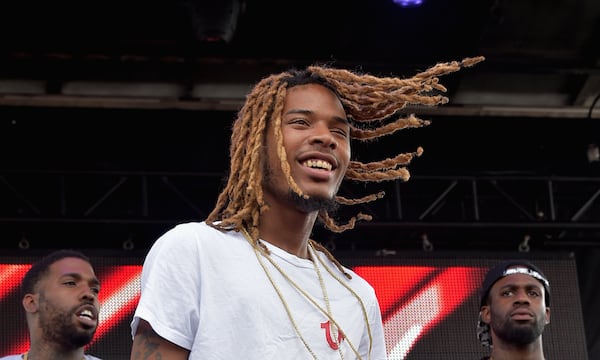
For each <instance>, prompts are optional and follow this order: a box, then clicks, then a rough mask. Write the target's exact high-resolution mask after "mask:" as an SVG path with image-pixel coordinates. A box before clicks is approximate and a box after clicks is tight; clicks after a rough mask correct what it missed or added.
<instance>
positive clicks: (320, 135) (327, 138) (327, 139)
mask: <svg viewBox="0 0 600 360" xmlns="http://www.w3.org/2000/svg"><path fill="white" fill-rule="evenodd" d="M310 142H311V144H320V145H322V146H324V147H329V148H331V149H336V148H337V147H338V142H337V140H336V138H335V136H334V135H333V134H332V133H331V130H330V129H329V127H328V126H327V125H326V124H321V123H318V124H315V126H314V129H313V133H312V135H311V138H310Z"/></svg>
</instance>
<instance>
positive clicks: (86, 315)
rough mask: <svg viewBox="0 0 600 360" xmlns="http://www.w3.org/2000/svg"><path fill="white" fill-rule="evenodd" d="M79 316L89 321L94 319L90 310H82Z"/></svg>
mask: <svg viewBox="0 0 600 360" xmlns="http://www.w3.org/2000/svg"><path fill="white" fill-rule="evenodd" d="M79 316H85V317H89V318H90V319H92V318H93V317H94V315H93V314H92V312H91V311H90V310H83V311H82V312H81V314H79Z"/></svg>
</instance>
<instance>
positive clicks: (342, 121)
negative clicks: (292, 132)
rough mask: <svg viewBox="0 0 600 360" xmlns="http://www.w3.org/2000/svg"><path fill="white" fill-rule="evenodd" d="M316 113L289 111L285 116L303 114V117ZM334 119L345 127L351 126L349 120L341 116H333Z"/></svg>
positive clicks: (305, 110)
mask: <svg viewBox="0 0 600 360" xmlns="http://www.w3.org/2000/svg"><path fill="white" fill-rule="evenodd" d="M314 113H315V112H314V111H313V110H307V109H291V110H289V111H287V112H286V113H285V114H284V115H289V114H303V115H312V114H314ZM333 119H334V120H336V121H337V122H339V123H342V124H344V125H348V126H350V121H348V118H346V117H341V116H333Z"/></svg>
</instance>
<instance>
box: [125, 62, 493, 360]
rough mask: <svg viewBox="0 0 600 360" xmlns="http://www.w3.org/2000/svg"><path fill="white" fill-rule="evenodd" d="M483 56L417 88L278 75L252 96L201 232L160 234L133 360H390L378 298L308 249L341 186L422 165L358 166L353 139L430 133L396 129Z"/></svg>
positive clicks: (138, 316) (359, 77)
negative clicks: (445, 80) (414, 107)
mask: <svg viewBox="0 0 600 360" xmlns="http://www.w3.org/2000/svg"><path fill="white" fill-rule="evenodd" d="M481 60H483V59H482V58H471V59H465V60H463V61H462V62H450V63H440V64H437V65H436V66H434V67H432V68H430V69H428V70H426V71H425V72H423V73H420V74H417V75H416V76H414V77H413V78H410V79H398V78H393V77H375V76H371V75H364V74H358V73H354V72H350V71H348V70H342V69H335V68H330V67H324V66H309V67H308V68H306V69H304V70H302V71H297V70H292V71H287V72H283V73H280V74H275V75H271V76H269V77H266V78H264V79H263V80H261V81H260V82H259V83H258V84H256V86H255V87H254V88H253V90H252V91H251V92H250V93H249V94H248V96H247V99H246V102H245V104H244V106H243V107H242V109H241V110H240V111H239V113H238V117H237V119H236V121H235V123H234V125H233V133H232V136H231V146H230V158H231V164H230V169H229V176H228V180H227V184H226V186H225V188H224V189H223V191H222V192H221V194H220V195H219V197H218V199H217V203H216V206H215V208H214V210H213V211H212V212H211V213H210V214H209V215H208V217H207V218H206V220H205V221H203V222H193V223H186V224H180V225H178V226H176V227H174V228H173V229H171V230H169V231H168V232H166V233H165V234H164V235H162V236H161V237H160V238H159V239H158V240H157V241H156V242H155V244H154V245H153V246H152V248H151V249H150V251H149V253H148V255H147V256H146V259H145V261H144V266H143V271H142V280H141V286H142V287H141V289H142V290H141V297H140V300H139V304H138V306H137V309H136V311H135V314H134V318H133V321H132V323H131V330H132V336H133V345H132V350H131V359H170V360H174V359H235V360H238V359H245V360H259V359H260V360H264V359H285V360H293V359H298V360H306V359H346V360H347V359H364V360H367V359H372V360H380V359H385V358H386V356H387V355H386V347H385V342H384V329H383V324H382V319H381V313H380V308H379V304H378V301H377V298H376V296H375V292H374V289H373V288H372V287H371V286H370V285H369V284H368V283H367V282H366V281H365V280H364V279H362V278H361V277H359V276H358V275H357V274H356V273H354V272H352V271H351V270H350V269H348V268H345V267H343V266H342V265H341V264H340V263H339V262H338V261H337V260H336V259H335V258H334V257H333V255H332V254H331V253H329V252H328V251H327V250H326V249H325V247H323V246H322V245H320V244H319V242H317V241H315V240H313V239H311V238H310V235H311V233H312V230H313V226H314V225H315V222H316V221H317V219H318V220H319V221H321V222H322V223H323V224H324V226H325V227H326V228H328V229H330V230H331V231H334V232H342V231H344V230H347V229H351V228H353V227H354V225H355V222H356V221H358V220H370V217H369V216H367V215H363V214H360V213H359V214H357V215H356V216H355V217H353V218H351V219H350V220H348V221H347V222H346V223H345V224H339V223H338V222H337V221H335V220H334V219H333V218H332V217H331V216H330V213H331V211H332V210H334V209H335V208H336V205H338V204H344V205H353V204H360V203H365V202H369V201H373V200H376V199H378V198H380V197H381V196H382V194H373V195H368V196H365V197H363V198H360V199H347V198H344V197H340V196H337V191H338V189H339V187H340V184H341V182H342V180H344V178H345V179H348V180H355V181H365V182H371V181H386V180H396V179H401V180H407V179H408V177H409V173H408V171H407V170H406V169H405V167H404V166H405V165H407V164H408V163H409V162H410V161H411V160H412V158H413V157H414V156H417V155H420V152H421V150H420V149H419V150H417V151H416V152H415V153H410V154H399V155H396V156H394V157H392V158H388V159H385V160H383V161H380V162H372V163H360V162H358V161H352V160H351V151H350V141H351V140H359V141H366V140H371V139H376V138H378V137H381V136H384V135H388V134H391V133H394V132H396V131H398V130H401V129H404V128H414V127H420V126H424V125H427V124H428V122H427V121H423V120H420V119H418V118H416V117H415V116H408V117H405V118H402V117H401V118H396V119H390V117H393V116H394V115H395V114H396V113H397V112H398V110H400V109H402V108H403V107H405V106H406V105H407V104H425V105H436V104H441V103H445V102H447V98H446V97H444V96H441V95H432V94H431V92H432V91H433V90H438V91H441V92H443V91H445V88H444V87H443V86H442V85H440V84H439V83H438V76H440V75H445V74H448V73H451V72H454V71H458V70H459V69H460V68H461V67H463V66H471V65H473V64H475V63H477V62H479V61H481Z"/></svg>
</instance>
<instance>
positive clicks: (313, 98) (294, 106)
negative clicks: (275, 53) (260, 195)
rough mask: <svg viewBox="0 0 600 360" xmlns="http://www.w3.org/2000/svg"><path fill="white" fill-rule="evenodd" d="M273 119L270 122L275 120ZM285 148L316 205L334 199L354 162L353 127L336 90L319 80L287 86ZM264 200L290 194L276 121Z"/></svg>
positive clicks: (269, 142)
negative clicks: (350, 125) (279, 146)
mask: <svg viewBox="0 0 600 360" xmlns="http://www.w3.org/2000/svg"><path fill="white" fill-rule="evenodd" d="M272 123H273V121H271V122H270V124H272ZM281 131H282V137H283V147H284V149H285V155H286V157H287V162H288V163H289V165H290V172H291V175H292V178H293V179H294V181H295V182H296V184H297V185H298V186H299V188H300V189H301V191H302V192H303V193H304V194H305V195H307V196H308V199H306V200H307V201H308V202H309V203H313V204H315V205H316V206H314V208H313V207H310V206H309V208H308V209H305V210H307V211H312V210H316V209H317V208H319V207H322V206H325V205H323V204H324V203H327V202H330V201H333V199H334V197H335V195H336V193H337V191H338V189H339V187H340V184H341V182H342V180H343V178H344V174H345V173H346V169H347V168H348V163H349V161H350V128H349V125H348V121H347V118H346V113H345V111H344V108H343V106H342V104H341V102H340V101H339V99H338V98H337V97H336V95H335V94H334V93H333V92H332V91H331V90H329V89H327V88H326V87H324V86H322V85H317V84H306V85H299V86H295V87H292V88H290V89H288V91H287V96H286V99H285V105H284V108H283V113H282V120H281ZM266 147H267V150H266V153H267V161H268V164H267V166H266V169H265V182H264V192H265V200H267V202H268V203H269V204H273V202H275V201H278V200H279V201H280V199H289V198H290V196H289V194H290V186H289V184H288V182H287V180H286V179H285V176H284V174H283V171H282V170H281V162H280V160H279V156H278V154H277V149H278V145H277V142H276V139H275V135H274V129H273V128H272V125H270V126H269V128H268V133H267V140H266Z"/></svg>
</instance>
